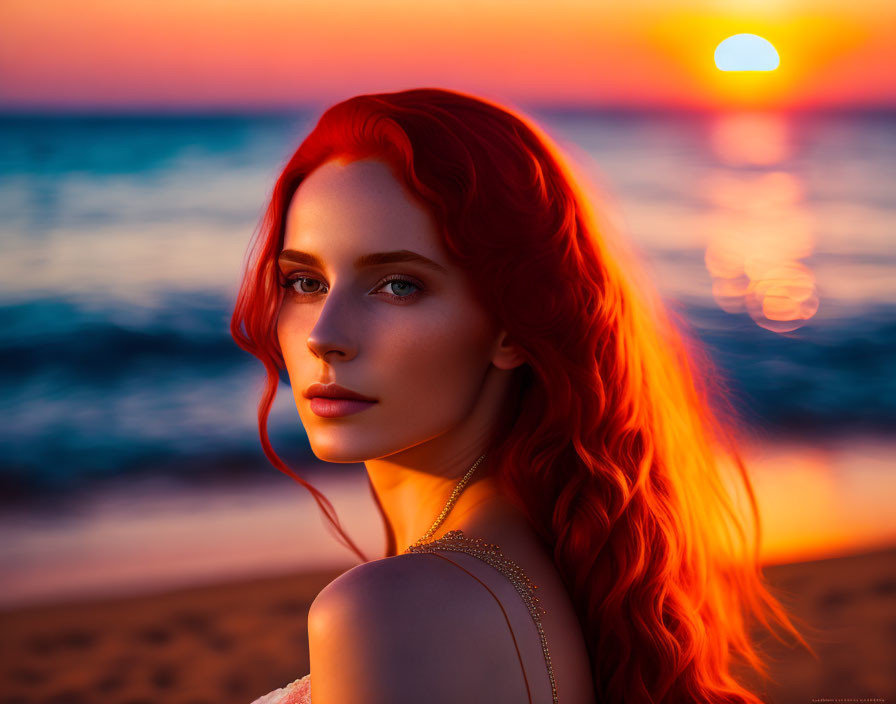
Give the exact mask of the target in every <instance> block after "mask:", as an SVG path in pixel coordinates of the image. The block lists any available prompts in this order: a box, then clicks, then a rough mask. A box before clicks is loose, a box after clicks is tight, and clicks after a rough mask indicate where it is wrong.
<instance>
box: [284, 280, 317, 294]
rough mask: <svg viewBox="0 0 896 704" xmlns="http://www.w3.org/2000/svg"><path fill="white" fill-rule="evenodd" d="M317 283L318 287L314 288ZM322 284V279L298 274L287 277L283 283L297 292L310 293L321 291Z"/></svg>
mask: <svg viewBox="0 0 896 704" xmlns="http://www.w3.org/2000/svg"><path fill="white" fill-rule="evenodd" d="M315 285H317V287H316V288H314V286H315ZM320 285H321V282H320V281H318V280H317V279H312V278H311V277H310V276H297V277H296V278H294V279H287V280H286V282H284V284H283V286H284V287H285V288H291V289H292V290H293V291H295V292H296V293H306V294H308V295H311V294H313V293H320ZM306 286H311V287H312V288H310V289H309V288H306Z"/></svg>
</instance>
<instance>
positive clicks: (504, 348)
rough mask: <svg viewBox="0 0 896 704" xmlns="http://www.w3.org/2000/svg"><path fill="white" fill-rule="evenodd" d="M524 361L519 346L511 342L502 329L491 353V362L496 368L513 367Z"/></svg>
mask: <svg viewBox="0 0 896 704" xmlns="http://www.w3.org/2000/svg"><path fill="white" fill-rule="evenodd" d="M525 361H526V360H525V358H524V357H523V355H522V352H521V350H520V348H519V346H517V345H516V344H515V343H513V342H512V341H511V340H510V338H509V337H508V335H507V333H506V332H505V331H504V330H502V331H501V336H500V338H499V339H498V346H497V348H496V349H495V353H494V354H493V355H492V364H494V365H495V366H496V367H497V368H498V369H515V368H516V367H518V366H520V365H521V364H524V363H525Z"/></svg>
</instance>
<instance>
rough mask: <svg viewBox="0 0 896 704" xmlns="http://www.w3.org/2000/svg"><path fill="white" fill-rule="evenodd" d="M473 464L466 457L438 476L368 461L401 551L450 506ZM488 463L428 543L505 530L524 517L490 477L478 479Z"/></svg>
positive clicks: (426, 529) (483, 466)
mask: <svg viewBox="0 0 896 704" xmlns="http://www.w3.org/2000/svg"><path fill="white" fill-rule="evenodd" d="M475 461H476V458H475V457H474V458H472V459H471V460H470V461H469V462H467V461H466V459H464V460H463V462H457V463H455V464H456V466H455V467H452V468H447V467H446V468H445V469H444V470H443V471H439V472H435V471H430V472H421V471H418V470H411V469H407V468H405V467H399V466H396V465H387V464H385V463H383V462H380V461H374V462H368V463H366V466H367V471H368V475H369V476H370V482H371V485H372V486H373V490H374V491H375V492H376V495H377V498H378V500H379V502H380V504H381V506H382V508H383V511H384V513H385V515H386V519H387V520H388V522H389V524H390V526H391V527H392V530H393V531H394V533H395V541H396V550H397V552H398V553H402V552H404V551H405V549H406V548H407V547H408V546H409V545H411V544H412V543H414V542H416V541H417V540H419V539H420V538H422V537H423V536H424V535H425V534H426V533H427V531H428V530H429V529H430V528H431V527H432V524H433V523H434V522H435V520H436V518H437V517H438V516H439V514H440V513H441V511H442V509H443V508H444V507H445V504H446V503H447V502H448V499H449V497H450V496H451V492H452V491H454V488H455V487H456V486H457V484H458V482H459V481H460V479H461V478H462V477H463V476H464V474H466V472H467V470H469V468H470V467H471V466H472V465H473V462H475ZM487 461H488V458H486V459H485V460H484V461H483V463H482V464H480V465H479V467H477V470H476V472H474V474H473V476H472V478H471V479H470V481H469V483H468V484H467V485H466V486H465V487H464V489H463V491H461V493H460V496H459V497H458V499H457V501H456V503H455V504H454V506H453V508H452V509H451V510H450V512H449V513H448V515H447V516H446V518H445V520H444V521H442V523H441V524H440V525H439V527H438V528H437V529H436V531H435V533H434V534H433V535H432V536H431V538H430V539H438V538H440V537H441V536H443V535H444V534H445V533H447V532H448V531H450V530H454V529H457V528H460V529H462V530H463V531H464V532H465V533H469V534H473V535H481V534H482V533H483V532H488V533H489V534H492V535H494V533H495V530H497V529H498V528H499V527H500V526H505V527H506V526H507V524H508V523H515V522H516V521H517V519H521V518H522V517H521V516H519V514H518V513H517V512H516V510H515V509H513V508H512V507H511V506H510V504H509V503H508V502H507V501H506V499H504V498H503V497H502V496H501V494H500V492H499V490H498V488H497V483H496V481H495V479H494V478H493V477H492V476H488V475H487V476H481V475H480V476H477V474H478V472H480V471H481V470H483V469H485V468H486V467H485V463H486V462H487ZM487 528H488V530H486V529H487Z"/></svg>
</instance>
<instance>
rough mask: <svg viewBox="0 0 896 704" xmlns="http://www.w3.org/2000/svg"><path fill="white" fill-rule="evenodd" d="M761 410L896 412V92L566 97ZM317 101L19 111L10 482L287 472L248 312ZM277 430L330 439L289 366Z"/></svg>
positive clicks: (553, 120) (725, 368)
mask: <svg viewBox="0 0 896 704" xmlns="http://www.w3.org/2000/svg"><path fill="white" fill-rule="evenodd" d="M535 116H536V117H537V119H538V120H539V122H540V124H541V125H542V126H543V127H544V128H545V129H546V130H547V131H548V133H549V134H551V135H552V136H554V137H555V138H556V139H557V140H558V141H559V142H560V143H561V146H562V147H563V148H565V149H566V150H568V152H569V153H570V154H572V155H574V159H575V161H576V163H578V164H579V166H580V168H581V169H582V173H583V174H587V176H588V177H589V178H590V179H592V180H593V182H594V183H596V184H598V186H599V188H600V190H601V193H602V194H603V197H604V198H605V200H603V201H602V206H601V207H602V208H603V210H602V212H604V213H605V215H606V217H607V218H608V220H609V221H611V222H613V223H614V225H615V226H617V227H618V228H619V229H620V231H621V232H623V234H624V236H625V237H626V238H627V240H628V241H629V242H630V243H631V244H632V246H633V247H635V248H636V249H637V251H638V252H640V254H641V256H642V257H643V259H644V260H645V263H646V265H647V266H648V271H649V274H650V276H651V277H652V278H653V279H654V280H655V282H656V285H657V286H658V287H659V289H660V291H661V293H662V294H663V296H664V298H665V299H666V300H667V301H668V303H669V305H670V307H672V308H673V309H674V310H676V311H678V312H680V313H681V314H682V315H683V316H684V317H685V318H686V320H687V321H688V322H689V324H690V325H691V326H692V327H693V330H694V331H695V333H696V334H697V335H698V337H699V339H700V340H701V341H702V342H703V343H704V344H705V345H706V347H707V349H708V351H709V353H710V355H711V357H712V358H713V359H714V360H715V361H716V363H717V364H718V366H719V368H720V369H721V371H722V372H723V373H724V374H725V375H726V377H727V379H728V384H729V387H730V389H731V391H732V393H733V395H734V397H735V399H736V402H737V406H738V407H739V409H740V410H741V412H742V413H743V416H744V418H745V420H746V422H747V423H749V424H750V425H751V427H753V428H754V429H755V430H756V432H758V433H760V434H764V435H768V436H776V437H777V436H784V437H795V436H799V437H808V438H812V437H824V438H831V437H839V436H846V435H848V434H850V433H865V434H868V433H870V434H876V435H878V436H884V437H885V436H887V435H888V434H889V435H891V436H892V431H893V430H894V427H896V354H894V349H896V246H894V242H896V198H894V193H896V189H894V184H896V178H894V176H896V129H894V127H896V114H894V113H879V112H878V113H852V114H815V115H811V114H809V115H791V116H777V115H758V116H714V115H700V114H641V113H628V112H625V113H619V112H617V113H589V112H570V111H565V112H564V111H548V110H543V111H541V112H539V113H536V114H535ZM316 117H317V115H316V114H313V113H310V112H306V113H302V112H298V113H295V114H291V115H257V116H245V115H243V116H229V117H228V116H216V117H209V116H187V117H184V116H52V117H48V116H42V117H35V116H21V115H19V116H15V115H6V116H0V212H2V214H3V217H2V219H0V272H2V276H0V416H2V418H3V422H2V423H0V446H2V450H3V451H2V453H0V495H2V498H3V500H5V501H7V502H10V501H15V500H17V499H18V498H20V497H22V496H23V495H52V494H56V493H59V492H65V491H69V490H72V489H76V488H83V487H88V486H91V485H92V483H94V482H97V481H99V480H102V479H106V478H114V477H130V476H133V477H137V476H140V475H153V476H159V475H169V476H170V477H172V478H173V479H176V480H178V481H202V482H207V481H210V480H214V479H221V478H223V477H245V476H248V477H250V478H252V477H257V478H258V480H259V481H262V480H263V479H264V478H265V477H271V476H274V475H279V473H278V472H277V470H276V469H274V468H273V467H270V466H269V465H268V464H267V461H266V459H265V458H264V456H263V453H262V452H261V448H260V444H259V440H258V431H257V426H256V405H257V399H258V396H259V393H260V390H261V385H262V380H263V370H262V367H261V365H260V363H258V362H257V360H255V359H254V358H252V357H251V356H249V355H247V354H246V353H244V352H243V351H242V350H240V349H239V348H238V347H237V346H236V345H235V343H234V342H233V341H232V339H231V337H230V335H229V331H228V323H229V316H230V313H231V310H232V306H233V302H234V299H235V294H236V288H237V284H238V279H239V274H240V270H241V266H242V262H243V259H244V257H245V255H246V251H247V247H248V244H249V240H250V237H251V235H252V233H253V231H254V228H255V226H256V225H257V223H258V220H259V218H260V216H261V214H262V212H263V209H264V205H265V199H266V197H267V196H268V193H269V191H270V189H271V187H272V186H273V183H274V181H275V179H276V176H277V174H278V172H279V169H280V168H281V167H282V165H283V164H284V163H285V161H286V160H287V159H288V157H289V156H290V154H291V153H292V151H293V150H294V149H295V147H296V146H298V144H299V143H300V141H301V139H302V138H303V137H304V135H305V134H307V132H308V130H309V129H310V128H311V126H312V125H313V121H314V119H316ZM270 431H271V437H272V441H273V443H274V446H275V448H277V450H278V452H280V453H281V455H282V456H283V457H284V458H285V459H287V460H288V461H294V462H302V461H304V460H308V459H310V458H311V457H312V456H311V453H310V450H309V448H308V444H307V439H306V437H305V435H304V433H303V431H302V428H301V425H300V423H299V418H298V414H297V412H296V410H295V407H294V405H293V400H292V396H291V394H290V390H289V388H288V387H287V386H285V385H284V386H281V389H280V393H279V395H278V399H277V401H276V403H275V406H274V410H273V413H272V415H271V424H270Z"/></svg>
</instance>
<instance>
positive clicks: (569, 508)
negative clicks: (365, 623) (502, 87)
mask: <svg viewBox="0 0 896 704" xmlns="http://www.w3.org/2000/svg"><path fill="white" fill-rule="evenodd" d="M336 157H347V158H349V159H358V158H366V157H374V158H379V159H381V160H383V161H385V162H386V163H388V164H389V165H390V166H391V167H392V169H393V171H394V173H395V175H396V177H397V178H399V179H400V180H401V181H402V182H403V183H404V184H405V186H406V187H407V188H408V189H409V191H410V192H411V193H412V194H413V195H414V196H416V197H417V198H419V200H420V201H421V202H422V203H423V204H424V205H425V206H426V207H427V208H428V210H429V211H430V212H431V213H432V215H433V218H434V221H435V222H436V224H437V228H438V231H439V234H440V235H441V237H442V239H443V242H444V244H445V246H446V248H447V251H448V253H449V254H450V256H451V257H453V259H454V260H455V262H456V263H457V264H459V265H460V266H461V267H462V268H463V269H464V271H466V272H467V274H468V276H469V279H470V282H471V284H472V285H473V291H475V292H476V294H477V296H478V299H479V300H480V302H481V304H482V306H483V307H484V308H485V309H486V310H487V311H489V312H490V313H491V314H492V315H493V316H494V318H495V319H496V320H497V321H500V325H501V326H502V327H503V328H504V329H505V330H506V331H507V332H508V335H509V337H510V338H511V339H512V340H513V341H514V342H516V343H517V344H518V345H519V347H520V348H521V350H522V352H523V354H524V357H525V360H526V364H524V365H522V366H521V367H520V368H518V370H517V372H516V382H517V384H516V394H515V397H514V398H513V399H511V402H510V403H508V405H507V407H506V411H507V412H506V413H505V415H504V417H503V418H502V421H503V425H501V426H500V427H499V429H498V432H496V434H495V435H494V436H493V438H492V445H491V447H490V448H489V455H490V457H492V459H493V470H492V471H493V472H494V474H495V476H496V478H497V479H498V481H499V485H500V487H501V489H502V491H503V492H504V494H505V495H506V497H507V498H508V499H509V500H510V501H512V502H513V503H514V504H515V505H516V506H517V507H518V508H519V509H520V510H521V511H522V512H523V513H524V514H525V516H526V517H527V518H528V520H529V522H530V523H531V525H532V526H533V528H534V529H535V530H536V531H537V533H538V535H539V536H540V537H541V539H542V541H543V543H544V544H545V546H546V547H547V549H548V550H549V552H550V553H551V554H552V556H553V560H554V563H555V565H556V567H557V569H558V571H559V573H560V575H561V577H562V578H563V580H564V583H565V585H566V587H567V589H568V591H569V594H570V596H571V598H572V600H573V603H574V605H575V608H576V611H577V613H578V617H579V620H580V622H581V624H582V629H583V632H584V635H585V639H586V642H587V645H588V650H589V655H590V660H591V665H592V672H593V676H594V686H595V691H596V694H597V698H598V701H601V702H607V703H610V702H626V703H627V704H639V703H647V702H653V703H656V702H669V703H672V702H676V703H677V702H688V703H693V702H713V703H717V702H731V703H735V702H736V703H750V704H758V703H759V702H760V699H759V698H758V697H757V696H756V695H755V694H754V693H752V692H751V691H750V690H749V689H747V687H746V686H745V685H744V684H743V683H741V682H740V681H738V679H736V678H735V677H734V675H733V674H732V672H731V669H732V665H734V664H743V665H746V666H747V668H748V669H752V670H754V671H755V672H757V673H759V674H760V675H762V676H764V677H768V674H767V667H766V665H765V663H764V662H763V659H762V657H761V656H760V654H759V652H758V650H757V648H756V647H755V645H754V644H753V642H752V640H751V636H750V633H749V627H750V625H751V621H754V620H755V621H756V622H757V623H759V624H761V625H762V626H763V627H764V628H766V629H767V630H769V631H770V632H772V633H773V634H774V635H775V637H777V638H779V639H780V636H778V634H777V633H776V632H775V629H773V628H772V626H773V624H777V625H779V626H781V627H783V630H784V631H786V632H788V633H790V634H791V635H792V636H794V637H795V638H796V639H797V640H798V641H799V642H800V643H802V644H803V645H804V646H805V647H806V648H807V649H809V650H810V652H813V651H812V649H811V648H810V646H809V645H808V644H807V643H806V642H805V641H804V640H803V638H802V637H801V636H800V634H799V632H798V631H797V630H796V628H795V627H794V626H793V624H792V623H791V621H790V619H789V617H788V615H787V613H786V611H785V610H784V608H783V607H782V606H781V604H780V603H779V602H778V601H777V600H776V599H775V597H774V596H772V594H771V593H770V591H769V590H768V588H767V587H766V585H765V584H764V583H763V577H762V572H761V568H760V564H759V556H758V544H759V538H760V529H759V516H758V509H757V506H756V501H755V497H754V495H753V490H752V487H751V484H750V480H749V476H748V474H747V470H746V468H745V465H744V462H743V459H742V456H741V454H740V451H739V450H738V447H737V440H736V435H737V433H736V429H737V425H738V424H737V421H736V419H735V416H734V413H733V411H731V407H730V404H728V405H719V401H720V400H723V399H724V395H723V393H722V392H721V387H720V386H719V385H718V383H717V381H716V380H717V379H718V376H717V374H716V372H715V370H714V369H713V368H712V365H711V364H710V362H709V360H708V358H707V357H706V355H705V354H704V353H703V352H702V351H701V350H700V347H699V346H698V345H697V344H696V343H695V342H694V340H693V338H692V337H690V336H689V335H686V334H685V333H684V332H682V331H681V330H680V329H679V328H683V327H685V325H684V323H682V322H681V321H677V324H676V323H673V321H672V319H671V318H670V315H669V314H668V313H667V312H665V309H664V307H663V305H662V304H661V303H660V301H659V298H658V295H657V294H656V292H655V291H654V290H652V289H651V288H650V286H649V285H648V284H647V282H645V281H643V280H640V281H636V280H635V279H634V278H633V276H634V275H635V270H636V266H635V261H634V260H628V259H625V260H624V256H623V255H622V253H621V252H619V251H613V252H611V250H610V243H609V239H608V237H607V233H605V232H602V229H603V228H602V227H601V226H599V225H598V220H597V218H596V217H595V216H594V214H593V213H592V212H591V211H590V210H589V208H590V207H591V204H590V202H589V198H587V197H586V196H585V195H584V191H583V190H582V188H581V186H580V185H579V184H578V183H577V179H576V178H574V176H573V171H572V169H571V168H570V167H569V166H568V165H567V164H566V163H565V162H564V160H563V158H562V157H561V155H560V153H559V151H558V150H557V148H556V147H554V146H552V143H551V141H550V140H549V138H548V137H547V136H545V135H544V134H543V133H541V132H540V131H539V129H538V128H537V127H536V126H535V125H534V124H533V123H531V122H530V121H528V120H527V119H526V118H524V117H522V116H521V115H519V114H516V113H514V112H512V111H510V110H508V109H507V108H504V107H501V106H499V105H496V104H494V103H490V102H488V101H485V100H482V99H479V98H475V97H472V96H468V95H464V94H461V93H457V92H452V91H447V90H439V89H416V90H407V91H401V92H396V93H382V94H373V95H361V96H357V97H354V98H350V99H348V100H345V101H343V102H341V103H338V104H336V105H334V106H332V107H331V108H329V109H328V110H326V112H324V114H323V115H322V117H321V118H320V120H319V122H318V123H317V125H316V126H315V127H314V129H313V130H312V132H311V133H310V134H309V135H308V136H307V138H306V139H305V140H304V141H303V142H302V143H301V145H300V146H299V148H298V149H297V151H296V152H295V154H294V155H293V156H292V158H291V159H290V160H289V162H288V163H287V164H286V166H285V168H284V169H283V172H282V173H281V175H280V177H279V179H278V180H277V182H276V184H275V186H274V189H273V194H272V197H271V201H270V204H269V206H268V208H267V211H266V213H265V216H264V218H263V220H262V223H261V225H260V227H259V230H258V232H257V237H256V239H255V242H254V247H253V251H252V255H251V256H250V258H249V261H247V263H246V270H245V272H244V278H243V281H242V285H241V287H240V291H239V295H238V298H237V302H236V308H235V310H234V313H233V319H232V322H231V332H232V334H233V336H234V338H235V339H236V341H237V343H238V344H239V345H240V346H241V347H242V348H244V349H245V350H247V351H249V352H251V353H252V354H253V355H255V356H257V357H258V358H259V359H260V360H261V361H262V362H263V363H264V365H265V368H266V370H267V383H266V386H265V390H264V393H263V396H262V399H261V402H260V404H259V408H258V420H259V430H260V434H261V442H262V446H263V448H264V451H265V454H266V455H267V457H268V458H269V460H270V461H271V462H272V463H273V464H274V465H275V466H276V467H277V468H278V469H280V470H281V471H283V472H285V473H286V474H288V475H289V476H291V477H293V478H294V479H295V480H296V481H298V482H299V483H301V484H302V485H303V486H305V487H306V488H307V489H308V490H309V491H311V493H312V495H313V496H314V498H315V500H316V501H317V503H318V505H319V506H320V508H321V509H322V510H323V512H324V515H325V516H326V518H327V519H328V520H329V521H330V523H331V525H332V527H333V528H334V529H335V531H336V533H337V534H338V537H339V539H340V540H341V541H343V542H344V543H345V544H346V545H347V546H348V547H349V548H350V549H352V550H353V551H354V552H355V553H356V554H357V555H358V556H359V557H360V558H361V559H362V560H365V561H366V560H367V558H366V556H365V555H364V554H363V553H362V552H361V551H360V550H359V549H358V548H357V546H356V545H355V543H354V542H353V541H352V540H351V538H350V537H349V536H348V535H347V534H346V533H345V531H344V530H343V529H342V527H341V526H340V524H339V521H338V518H337V516H336V514H335V511H334V510H333V507H332V505H331V504H330V502H329V501H328V500H327V499H326V497H325V496H323V494H321V493H320V492H319V491H318V490H317V489H315V488H314V487H313V486H312V485H311V484H309V483H308V482H306V481H305V480H304V479H302V478H301V477H299V476H297V475H296V474H295V473H294V472H292V470H290V469H289V468H288V467H287V466H286V464H285V463H284V462H283V461H282V460H281V459H280V458H279V457H278V456H277V454H276V453H275V452H274V450H273V448H272V447H271V444H270V440H269V439H268V436H267V417H268V413H269V411H270V408H271V404H272V402H273V399H274V396H275V394H276V391H277V384H278V382H279V373H278V370H279V369H281V368H283V367H284V366H285V365H284V362H283V357H282V352H281V350H280V347H279V344H278V341H277V335H276V319H277V314H278V310H279V306H280V301H281V296H282V295H283V288H282V287H281V286H279V285H278V270H277V264H276V260H277V256H278V254H279V252H280V250H281V248H282V244H283V234H284V221H285V215H286V211H287V208H288V206H289V202H290V200H291V198H292V196H293V194H294V193H295V191H296V189H297V188H298V186H299V184H300V183H301V182H302V180H303V179H304V178H305V177H306V176H308V175H309V174H310V173H311V172H312V171H313V170H314V169H315V168H317V167H318V166H320V165H321V164H323V163H324V162H325V161H327V160H330V159H333V158H336ZM623 260H624V261H623ZM711 392H712V395H710V394H711ZM722 460H727V462H724V463H723V462H722ZM726 465H729V466H730V467H731V468H733V470H734V471H733V472H731V476H732V478H733V479H734V481H735V482H738V483H739V486H741V487H742V488H743V489H744V491H745V496H746V498H747V503H748V506H749V510H748V512H747V513H748V514H749V516H748V517H749V518H750V521H749V522H750V523H752V526H753V527H752V530H751V529H750V528H749V527H748V522H747V521H746V520H745V517H744V516H743V515H741V513H740V512H739V511H738V509H737V506H736V502H735V500H734V499H733V498H732V495H731V494H729V491H728V488H727V487H726V474H725V471H724V470H725V466H726ZM387 530H388V525H387ZM387 553H389V554H394V537H393V536H391V535H390V540H389V547H388V548H387ZM813 654H814V652H813Z"/></svg>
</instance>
